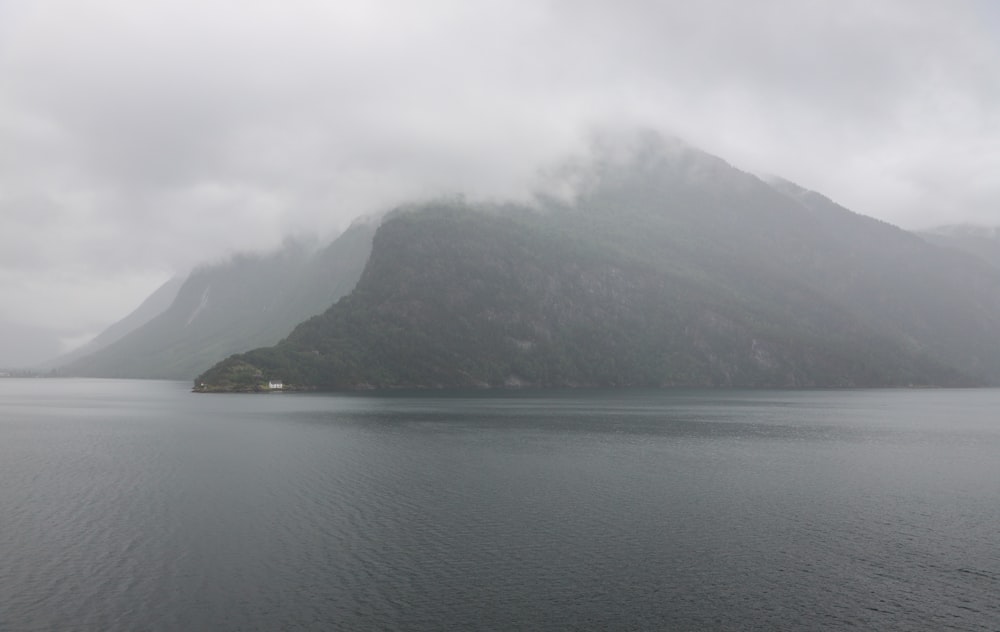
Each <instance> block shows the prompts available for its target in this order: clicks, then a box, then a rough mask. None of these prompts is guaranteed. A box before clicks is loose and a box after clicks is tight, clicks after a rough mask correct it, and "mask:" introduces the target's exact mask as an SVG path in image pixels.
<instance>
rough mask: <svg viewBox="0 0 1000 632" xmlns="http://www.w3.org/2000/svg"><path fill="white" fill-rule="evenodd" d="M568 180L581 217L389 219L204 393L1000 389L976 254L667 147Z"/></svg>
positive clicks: (993, 303)
mask: <svg viewBox="0 0 1000 632" xmlns="http://www.w3.org/2000/svg"><path fill="white" fill-rule="evenodd" d="M613 149H615V148H613ZM565 175H566V177H567V178H568V179H569V181H571V182H572V183H573V186H574V190H575V194H574V195H573V196H571V198H570V201H567V200H566V196H562V197H555V196H552V197H547V198H543V199H542V200H541V201H540V202H539V204H538V205H537V206H535V207H530V208H529V207H518V206H515V205H508V206H505V207H483V206H480V207H471V206H469V205H463V204H456V203H451V204H429V205H426V206H425V207H423V208H419V209H416V210H413V209H411V210H409V211H407V212H400V213H397V214H395V215H394V216H392V217H390V218H388V219H387V220H386V221H385V222H384V223H383V225H382V226H381V227H380V228H379V230H378V232H377V233H376V235H375V238H374V245H373V250H372V255H371V257H370V259H369V262H368V265H367V267H366V268H365V271H364V273H363V274H362V276H361V279H360V281H359V282H358V284H357V287H356V288H355V290H354V292H352V293H351V294H350V295H348V296H346V297H345V298H343V299H341V300H340V301H339V302H337V303H336V304H334V305H333V306H332V307H331V308H330V309H328V310H327V311H326V312H324V313H323V314H321V315H319V316H316V317H313V318H311V319H309V320H308V321H306V322H304V323H302V324H301V325H299V326H298V327H297V328H295V330H294V331H293V332H292V333H291V334H290V335H289V336H288V337H287V338H286V339H285V340H283V341H281V342H280V343H279V344H277V345H276V346H274V347H270V348H263V349H257V350H254V351H251V352H248V353H243V354H239V355H236V356H233V357H230V358H228V359H227V360H225V361H224V362H222V363H220V364H218V365H216V366H215V367H213V368H212V369H211V370H209V371H207V372H205V373H204V374H202V375H201V376H199V377H198V378H197V380H196V387H197V388H198V389H200V390H253V389H254V388H257V387H258V386H259V385H260V384H261V383H262V382H263V381H264V380H266V379H280V380H283V381H284V382H286V383H287V384H289V385H290V386H291V387H293V388H318V389H360V388H439V387H441V388H444V387H503V386H538V387H560V386H570V387H596V386H656V387H662V386H711V387H869V386H906V385H977V384H984V383H997V382H998V381H1000V335H998V334H1000V292H998V290H1000V273H998V272H997V271H995V270H992V269H990V268H989V267H988V266H985V265H982V264H981V263H980V262H978V261H975V260H973V259H971V258H970V257H967V256H965V255H962V254H961V253H956V252H953V251H949V250H946V249H942V248H939V247H936V246H934V245H931V244H928V243H926V242H925V241H923V240H922V239H920V238H919V237H917V236H915V235H913V234H910V233H907V232H905V231H903V230H901V229H899V228H896V227H894V226H891V225H889V224H886V223H884V222H880V221H877V220H874V219H871V218H867V217H864V216H861V215H858V214H856V213H852V212H851V211H849V210H847V209H844V208H843V207H840V206H838V205H836V204H835V203H833V202H832V201H830V200H829V199H827V198H825V197H823V196H821V195H819V194H816V193H813V192H810V191H807V190H805V189H802V188H800V187H797V186H795V185H794V184H792V183H789V182H785V181H778V180H775V181H773V182H771V183H767V182H764V181H762V180H760V179H759V178H756V177H755V176H752V175H750V174H747V173H744V172H742V171H739V170H738V169H735V168H734V167H732V166H731V165H729V164H728V163H726V162H725V161H723V160H721V159H719V158H717V157H714V156H711V155H709V154H706V153H704V152H701V151H699V150H697V149H694V148H691V147H689V146H687V145H685V144H683V143H680V142H679V141H674V140H670V139H663V138H660V137H658V136H655V135H641V136H639V137H637V138H636V139H635V140H634V142H632V143H631V144H630V146H629V147H628V150H627V151H624V152H623V151H620V150H617V149H615V150H614V151H606V150H603V148H599V149H598V151H597V152H596V154H595V158H594V159H593V160H591V161H590V162H589V163H586V164H584V165H583V166H582V167H580V166H578V168H574V169H569V170H568V171H567V173H566V174H565Z"/></svg>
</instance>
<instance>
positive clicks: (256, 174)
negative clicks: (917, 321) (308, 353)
mask: <svg viewBox="0 0 1000 632" xmlns="http://www.w3.org/2000/svg"><path fill="white" fill-rule="evenodd" d="M631 126H640V127H650V128H654V129H659V130H662V131H664V132H667V133H672V134H677V135H679V136H681V137H683V138H685V139H686V140H688V141H689V142H691V143H693V144H695V145H697V146H700V147H702V148H703V149H706V150H708V151H710V152H713V153H716V154H718V155H720V156H722V157H724V158H725V159H727V160H728V161H729V162H731V163H733V164H734V165H736V166H738V167H740V168H743V169H747V170H751V171H755V172H759V173H774V174H778V175H781V176H783V177H786V178H788V179H790V180H793V181H796V182H798V183H799V184H801V185H803V186H806V187H808V188H811V189H815V190H818V191H820V192H822V193H824V194H826V195H828V196H830V197H831V198H833V199H834V200H836V201H838V202H840V203H842V204H844V205H846V206H848V207H850V208H852V209H853V210H856V211H858V212H861V213H865V214H867V215H872V216H875V217H878V218H880V219H884V220H886V221H889V222H892V223H895V224H898V225H901V226H903V227H905V228H922V227H927V226H932V225H936V224H945V223H956V222H976V223H986V224H1000V205H998V204H997V202H998V200H1000V178H998V177H997V175H996V174H998V173H1000V3H994V2H990V1H988V0H983V1H982V2H976V1H972V0H969V1H961V0H950V1H948V2H943V1H940V0H934V1H929V0H928V1H924V0H879V2H870V1H868V0H836V1H834V0H830V1H826V0H756V1H754V2H743V1H741V0H728V1H722V0H706V1H701V2H689V1H657V2H654V1H641V0H636V1H619V2H614V3H612V2H597V1H587V0H582V1H581V0H575V1H569V0H564V1H561V0H530V1H525V2H516V1H512V0H505V1H503V2H499V1H497V2H493V1H482V2H468V1H464V0H462V1H460V0H454V1H447V0H446V1H432V2H416V3H415V2H408V1H405V0H395V1H393V0H389V1H372V0H366V1H364V2H346V1H345V2H325V1H320V0H281V1H280V2H279V1H277V0H273V1H269V0H256V1H246V0H240V1H237V0H231V1H229V0H197V1H194V0H170V1H169V2H167V1H165V0H147V1H144V2H129V1H126V0H90V1H88V2H78V1H76V0H24V1H18V0H0V332H2V333H0V366H4V365H10V364H17V363H26V362H28V361H29V358H30V359H40V358H36V356H41V355H45V354H47V353H49V352H50V351H51V350H52V349H53V344H56V343H53V342H52V341H53V340H56V339H57V338H58V339H61V340H63V341H64V342H68V341H80V340H83V339H85V338H86V336H87V335H88V334H91V333H96V332H97V331H99V330H100V329H101V328H102V327H104V326H106V325H107V324H109V323H110V322H112V321H114V320H116V319H118V318H120V317H121V316H123V315H125V313H127V312H128V311H129V310H131V309H132V308H133V307H135V306H136V305H138V303H139V302H141V300H142V299H143V298H144V297H145V296H146V295H148V294H149V293H150V292H152V291H153V290H154V289H155V288H156V286H157V285H158V284H159V283H161V282H163V281H164V280H166V278H168V277H169V276H170V275H171V274H173V273H174V272H176V271H179V270H183V269H186V268H189V267H190V266H192V265H195V264H197V263H199V262H204V261H206V260H208V261H210V260H214V259H218V258H220V257H222V256H225V255H226V254H227V253H231V252H233V251H236V250H246V249H261V248H268V247H274V246H276V245H278V244H279V243H280V242H281V240H282V238H283V237H284V236H285V235H286V234H313V235H315V234H319V235H321V236H327V235H330V234H332V233H333V232H335V231H336V230H338V229H340V228H343V227H344V226H345V225H346V224H347V223H348V222H349V221H350V220H351V219H352V218H353V217H355V216H357V215H359V214H363V213H370V212H373V211H378V210H381V209H384V208H386V207H387V206H390V205H392V204H394V203H396V202H399V201H401V200H405V199H410V198H413V197H426V196H431V195H435V194H440V193H452V192H459V191H463V192H466V193H468V194H470V195H472V196H474V197H475V196H483V197H493V198H497V197H508V196H523V195H525V194H526V192H527V191H528V190H529V189H530V187H531V186H532V183H533V178H534V175H535V174H536V173H537V170H538V168H539V167H541V166H544V165H546V164H551V163H552V162H553V161H557V160H559V159H560V158H561V157H563V156H566V155H568V154H571V153H573V152H577V151H582V150H583V149H584V147H585V146H586V143H585V139H586V137H587V133H588V131H589V130H592V129H594V128H608V127H611V128H619V127H620V128H623V129H626V128H628V127H631ZM29 330H30V331H31V332H34V333H32V334H31V335H29V334H28V333H26V332H28V331H29ZM35 334H37V339H38V340H39V341H41V340H49V342H47V343H45V344H44V345H43V343H42V342H37V343H34V342H30V341H32V340H35V338H34V337H33V336H35ZM46 336H48V338H46ZM53 336H55V337H53ZM15 339H16V342H17V344H18V345H19V346H17V347H15ZM32 345H34V346H32ZM46 345H47V346H46ZM43 346H45V351H42V350H41V349H42V347H43ZM57 346H58V345H56V348H57Z"/></svg>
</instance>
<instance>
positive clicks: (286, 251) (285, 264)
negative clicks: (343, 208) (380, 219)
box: [57, 220, 377, 379]
mask: <svg viewBox="0 0 1000 632" xmlns="http://www.w3.org/2000/svg"><path fill="white" fill-rule="evenodd" d="M376 226H377V222H376V221H375V220H359V221H357V222H355V223H354V224H353V225H352V226H351V227H350V228H348V230H346V231H345V232H344V233H343V234H342V235H341V236H340V237H338V238H337V239H336V240H334V241H333V242H332V243H330V244H329V245H327V246H326V247H324V248H321V249H319V250H315V251H314V250H312V249H310V248H307V247H305V246H303V245H301V244H296V243H289V244H286V246H285V247H283V248H282V249H280V250H278V251H277V252H274V253H271V254H267V255H238V256H236V257H234V258H233V259H232V260H230V261H228V262H225V263H220V264H214V265H209V266H203V267H201V268H199V269H196V270H195V271H193V272H192V273H191V274H190V275H189V276H188V277H187V278H186V279H185V280H184V282H183V284H182V285H181V286H180V287H179V288H177V290H176V295H175V296H174V298H173V300H172V301H171V302H170V304H169V306H168V307H167V308H166V309H163V310H162V311H161V312H160V313H159V314H158V315H156V316H155V317H153V318H151V319H150V320H148V321H147V322H145V323H144V324H143V325H141V326H140V327H138V328H135V329H134V330H132V331H130V332H128V333H127V334H125V335H124V336H121V337H120V338H119V339H117V340H115V341H114V342H112V343H110V344H107V345H106V346H104V347H103V348H101V349H99V350H97V351H96V352H93V353H90V354H88V355H85V356H83V357H79V358H75V359H73V360H72V361H70V362H68V363H67V364H65V365H64V366H61V367H59V368H58V369H57V371H58V373H59V374H62V375H72V376H88V377H128V378H160V379H190V377H191V376H192V375H196V374H197V373H198V372H200V371H204V370H205V369H206V368H208V367H210V366H211V365H212V364H214V363H215V362H217V361H218V360H219V359H220V358H224V357H226V356H227V355H229V354H231V353H236V352H239V351H245V350H247V349H251V348H254V347H258V346H261V345H268V344H274V343H276V342H278V341H279V340H280V339H281V338H283V337H284V336H286V335H287V334H288V333H289V332H290V331H291V330H292V328H294V326H295V325H296V324H298V323H299V322H301V321H303V320H305V319H306V318H308V317H310V316H312V315H314V314H318V313H321V312H322V311H323V310H325V309H326V308H327V307H329V306H330V305H331V304H333V303H334V302H335V301H336V300H337V299H338V298H340V297H341V296H343V295H344V294H346V293H348V292H350V290H351V289H353V287H354V285H355V283H357V280H358V278H359V277H360V275H361V271H362V269H363V268H364V265H365V262H366V261H367V259H368V255H369V252H370V250H371V240H372V235H373V234H374V232H375V228H376ZM151 298H152V297H151Z"/></svg>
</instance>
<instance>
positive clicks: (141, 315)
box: [40, 276, 185, 370]
mask: <svg viewBox="0 0 1000 632" xmlns="http://www.w3.org/2000/svg"><path fill="white" fill-rule="evenodd" d="M184 280H185V277H183V276H175V277H173V278H171V279H170V280H168V281H167V282H166V283H164V284H163V285H161V286H160V287H159V288H157V289H156V291H154V292H153V293H152V294H150V295H149V296H148V297H147V298H146V299H145V300H144V301H143V302H142V303H141V304H140V305H139V307H137V308H135V310H133V311H132V312H131V313H129V314H128V315H127V316H125V317H124V318H122V319H121V320H119V321H117V322H115V323H113V324H112V325H110V326H109V327H108V328H107V329H105V330H104V331H102V332H101V333H99V334H98V335H97V336H95V337H94V339H93V340H91V341H90V342H87V343H86V344H84V345H83V346H81V347H79V348H77V349H74V350H73V351H70V352H69V353H64V354H62V355H60V356H58V357H56V358H53V359H51V360H48V361H47V362H44V363H43V364H42V365H41V366H40V368H41V369H44V370H50V369H52V368H55V367H60V366H65V365H67V364H71V363H73V362H75V361H76V360H77V359H79V358H83V357H85V356H88V355H90V354H92V353H96V352H97V351H100V350H101V349H103V348H105V347H107V346H109V345H111V344H114V343H115V342H117V341H119V340H121V339H122V338H124V337H125V336H126V335H128V334H129V333H131V332H132V331H135V330H136V329H138V328H139V327H142V326H143V325H145V324H146V323H148V322H149V321H151V320H153V319H154V318H156V317H157V316H159V315H160V314H162V313H163V312H165V311H166V310H167V308H168V307H170V305H171V304H172V303H173V302H174V299H175V298H177V293H178V292H180V289H181V287H182V286H183V285H184Z"/></svg>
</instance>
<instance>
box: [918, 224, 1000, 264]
mask: <svg viewBox="0 0 1000 632" xmlns="http://www.w3.org/2000/svg"><path fill="white" fill-rule="evenodd" d="M919 234H920V236H921V237H923V238H924V239H925V240H927V241H929V242H930V243H932V244H936V245H938V246H942V247H944V248H951V249H954V250H958V251H961V252H964V253H966V254H969V255H972V256H974V257H977V258H979V259H981V260H983V261H985V262H986V263H988V264H990V265H991V266H993V267H994V268H996V269H998V270H1000V228H998V227H996V226H976V225H972V224H954V225H950V226H939V227H937V228H932V229H930V230H926V231H923V232H921V233H919Z"/></svg>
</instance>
